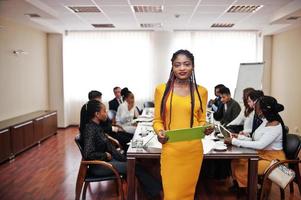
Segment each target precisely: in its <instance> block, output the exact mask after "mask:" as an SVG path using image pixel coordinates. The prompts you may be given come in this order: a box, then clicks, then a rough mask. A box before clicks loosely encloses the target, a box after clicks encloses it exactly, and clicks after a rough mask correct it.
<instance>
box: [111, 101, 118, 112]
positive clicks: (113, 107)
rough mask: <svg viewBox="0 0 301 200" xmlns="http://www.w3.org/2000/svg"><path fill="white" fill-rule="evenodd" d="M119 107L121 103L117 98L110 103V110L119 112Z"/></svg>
mask: <svg viewBox="0 0 301 200" xmlns="http://www.w3.org/2000/svg"><path fill="white" fill-rule="evenodd" d="M118 107H119V103H118V101H117V99H116V98H114V99H112V100H111V101H109V110H115V111H116V112H117V109H118Z"/></svg>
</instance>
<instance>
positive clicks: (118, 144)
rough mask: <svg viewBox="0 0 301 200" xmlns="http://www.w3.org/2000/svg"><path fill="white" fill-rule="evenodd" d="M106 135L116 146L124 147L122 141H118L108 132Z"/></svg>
mask: <svg viewBox="0 0 301 200" xmlns="http://www.w3.org/2000/svg"><path fill="white" fill-rule="evenodd" d="M106 136H107V137H108V138H109V139H110V141H111V143H112V144H113V145H114V146H117V147H118V148H120V149H122V148H121V145H120V143H119V142H118V140H116V139H115V138H112V137H111V136H109V135H108V134H106Z"/></svg>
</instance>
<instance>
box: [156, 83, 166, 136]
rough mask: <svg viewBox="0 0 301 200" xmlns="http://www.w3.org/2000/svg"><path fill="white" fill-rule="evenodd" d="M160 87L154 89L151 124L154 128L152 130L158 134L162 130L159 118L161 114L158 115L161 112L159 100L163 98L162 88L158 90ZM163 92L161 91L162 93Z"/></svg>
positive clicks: (162, 126)
mask: <svg viewBox="0 0 301 200" xmlns="http://www.w3.org/2000/svg"><path fill="white" fill-rule="evenodd" d="M160 87H161V86H158V87H157V88H156V91H155V97H154V99H155V114H154V122H153V127H154V130H155V132H156V133H157V134H158V133H159V132H160V131H163V130H164V125H163V120H162V118H161V114H160V111H161V100H162V97H163V92H164V90H163V87H162V88H160ZM162 90H163V91H162Z"/></svg>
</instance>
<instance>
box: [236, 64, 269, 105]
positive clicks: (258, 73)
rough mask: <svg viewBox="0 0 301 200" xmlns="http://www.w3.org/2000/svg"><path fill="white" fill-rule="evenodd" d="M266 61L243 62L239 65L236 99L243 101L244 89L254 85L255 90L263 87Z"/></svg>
mask: <svg viewBox="0 0 301 200" xmlns="http://www.w3.org/2000/svg"><path fill="white" fill-rule="evenodd" d="M263 67H264V63H263V62H261V63H241V64H240V67H239V72H238V77H237V83H236V88H235V92H234V99H235V100H236V101H237V102H239V103H240V104H241V103H243V100H242V95H243V90H244V89H245V88H248V87H252V88H254V89H255V90H261V89H262V75H263Z"/></svg>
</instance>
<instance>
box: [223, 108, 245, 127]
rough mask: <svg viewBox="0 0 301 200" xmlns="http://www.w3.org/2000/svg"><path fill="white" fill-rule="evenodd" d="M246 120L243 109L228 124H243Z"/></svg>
mask: <svg viewBox="0 0 301 200" xmlns="http://www.w3.org/2000/svg"><path fill="white" fill-rule="evenodd" d="M244 121H245V115H244V111H243V109H242V110H241V111H240V113H239V115H238V116H237V117H236V118H235V119H234V120H232V121H231V122H230V123H229V124H227V126H230V125H243V124H244Z"/></svg>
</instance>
